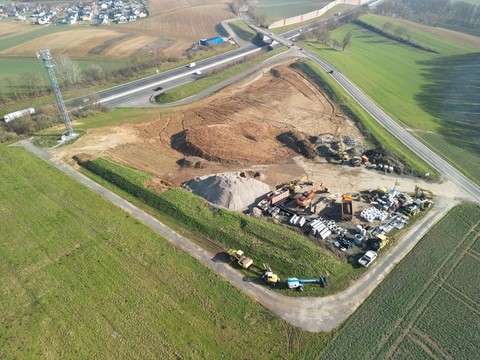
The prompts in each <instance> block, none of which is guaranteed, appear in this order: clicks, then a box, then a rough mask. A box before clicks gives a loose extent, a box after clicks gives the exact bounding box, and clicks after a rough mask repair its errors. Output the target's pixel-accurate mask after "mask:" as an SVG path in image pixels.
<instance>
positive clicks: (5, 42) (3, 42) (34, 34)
mask: <svg viewBox="0 0 480 360" xmlns="http://www.w3.org/2000/svg"><path fill="white" fill-rule="evenodd" d="M71 30H72V29H67V28H66V27H64V26H36V25H32V31H28V32H24V33H22V34H18V35H12V36H7V37H4V38H0V51H3V50H6V49H9V48H12V47H14V46H18V45H21V44H23V43H25V42H27V41H31V40H34V39H36V38H39V37H42V36H45V35H49V34H53V33H56V32H60V31H71ZM32 56H35V50H32Z"/></svg>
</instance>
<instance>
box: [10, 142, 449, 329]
mask: <svg viewBox="0 0 480 360" xmlns="http://www.w3.org/2000/svg"><path fill="white" fill-rule="evenodd" d="M17 145H18V146H22V147H24V148H25V149H27V150H28V151H30V152H31V153H33V154H34V155H36V156H38V157H39V158H41V159H42V160H44V161H46V162H48V163H50V164H51V165H53V166H54V167H56V168H57V169H59V170H60V171H62V172H64V173H65V174H67V175H68V176H70V177H72V178H74V179H75V180H77V181H78V182H80V183H82V184H83V185H85V186H86V187H88V188H89V189H91V190H93V191H94V192H96V193H97V194H99V195H101V196H103V197H104V198H105V199H107V200H109V201H111V202H112V203H113V204H115V205H117V206H118V207H120V208H121V209H123V210H125V211H126V212H128V213H129V214H130V215H131V216H133V217H135V218H137V219H138V220H140V221H142V222H143V223H144V224H146V225H147V226H149V227H151V228H152V229H153V230H155V231H156V232H157V233H159V234H160V235H161V236H163V237H165V238H166V239H167V240H168V241H170V242H172V243H173V244H175V245H176V246H177V247H178V248H180V249H181V250H183V251H184V252H186V253H187V254H189V255H190V256H192V257H194V258H195V259H197V260H198V261H200V262H202V263H203V264H205V265H206V266H208V267H209V268H210V269H212V270H213V271H215V272H216V273H218V274H220V275H221V276H222V277H223V278H225V279H226V280H227V281H228V282H230V283H231V284H232V285H234V286H235V287H237V288H238V289H240V290H241V291H243V292H245V293H246V294H248V295H249V296H250V297H251V298H253V299H255V300H256V301H258V302H259V303H261V304H262V305H263V306H264V307H265V308H267V309H269V310H270V311H272V312H273V313H275V314H276V315H277V316H279V317H280V318H282V319H284V320H285V321H287V322H289V323H290V324H292V325H294V326H297V327H299V328H302V329H304V330H307V331H312V332H319V331H325V332H327V331H331V330H333V329H335V328H337V327H339V326H340V325H341V324H342V323H343V322H344V321H345V320H347V319H348V317H350V315H352V314H353V313H354V312H355V310H356V309H357V308H358V307H359V306H360V304H362V303H363V301H365V299H366V298H367V297H368V295H369V294H370V293H371V292H372V291H373V290H374V289H375V288H376V287H377V285H378V284H380V282H381V281H382V280H383V279H384V278H385V277H386V276H387V275H388V274H389V273H390V271H391V270H392V269H393V268H394V267H395V265H396V264H398V263H399V262H400V261H401V260H402V259H403V257H404V256H405V255H406V254H408V252H409V251H410V250H412V249H413V247H414V246H415V244H416V243H417V242H418V241H419V240H420V239H421V238H422V237H423V236H424V235H425V234H426V233H427V232H428V230H429V229H430V228H431V227H432V226H433V225H435V224H436V223H437V222H438V221H439V220H440V219H441V218H443V217H444V216H445V215H446V214H447V212H448V211H449V210H450V209H451V208H452V207H453V206H454V205H456V202H455V201H453V200H450V199H444V198H440V199H439V201H438V202H437V203H436V205H435V207H434V208H433V209H432V210H431V211H430V212H429V213H428V214H427V215H426V216H425V217H424V218H423V219H422V220H421V221H420V222H418V223H417V224H415V225H414V226H413V227H412V229H411V231H410V232H409V233H408V234H407V235H406V236H404V237H403V238H402V239H401V240H400V242H399V243H398V244H397V246H396V247H395V248H394V249H391V250H390V251H389V252H387V253H386V254H384V255H383V256H382V257H381V258H380V259H379V260H378V261H377V262H376V263H374V264H373V265H372V267H371V268H370V269H369V270H368V271H367V272H366V273H365V274H364V276H362V277H361V278H360V279H359V280H357V281H356V282H355V283H354V284H353V285H352V286H350V287H349V288H348V289H346V290H344V291H341V292H339V293H337V294H334V295H330V296H326V297H318V298H306V297H304V298H292V297H287V296H284V295H281V294H278V293H276V292H273V291H271V290H269V289H268V288H266V287H264V286H261V285H257V284H254V283H252V282H250V281H249V280H248V279H244V278H242V275H241V274H240V273H239V272H238V271H237V270H235V269H234V268H232V267H231V266H228V265H227V264H226V263H225V262H223V261H218V260H215V255H214V254H211V253H208V252H207V251H205V250H204V249H202V248H201V247H199V246H198V245H196V244H194V243H192V242H191V241H189V240H188V239H186V238H185V237H183V236H181V235H179V234H177V233H176V232H175V231H173V230H171V229H170V228H168V227H167V226H165V225H164V224H162V223H161V222H160V221H158V220H157V219H155V218H154V217H153V216H151V215H149V214H147V213H146V212H144V211H143V210H141V209H139V208H137V207H136V206H134V205H132V204H131V203H129V202H128V201H126V200H125V199H123V198H121V197H119V196H118V195H116V194H114V193H113V192H111V191H110V190H108V189H106V188H104V187H103V186H101V185H99V184H97V183H95V182H94V181H92V180H90V179H89V178H87V177H86V176H84V175H83V174H81V173H79V172H77V171H76V170H74V169H73V168H71V167H69V166H67V165H65V164H64V163H62V162H60V161H57V160H54V159H52V158H50V156H49V154H48V153H47V152H45V151H43V150H40V149H38V148H36V147H35V146H34V145H32V144H31V143H30V142H29V141H21V142H19V143H17Z"/></svg>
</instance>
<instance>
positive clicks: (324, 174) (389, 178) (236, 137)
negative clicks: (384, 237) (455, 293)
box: [53, 65, 456, 195]
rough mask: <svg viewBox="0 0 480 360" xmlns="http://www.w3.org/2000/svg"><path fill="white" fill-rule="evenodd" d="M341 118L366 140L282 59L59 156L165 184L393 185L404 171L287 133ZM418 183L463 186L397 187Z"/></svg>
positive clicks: (99, 132) (332, 124)
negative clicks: (316, 151)
mask: <svg viewBox="0 0 480 360" xmlns="http://www.w3.org/2000/svg"><path fill="white" fill-rule="evenodd" d="M150 116H151V115H150ZM338 125H340V126H341V129H342V134H344V135H351V136H353V137H355V138H356V139H357V140H359V141H362V135H361V134H360V132H359V130H358V129H357V128H356V126H355V124H354V123H353V122H352V121H351V120H349V119H347V118H346V117H344V116H343V115H342V114H341V112H340V111H339V109H338V107H337V106H336V105H335V104H334V103H333V102H332V101H331V100H330V99H329V98H328V97H327V96H326V95H325V94H324V93H322V91H320V90H319V89H318V88H317V87H316V86H315V85H313V84H311V83H310V82H309V81H308V80H307V79H306V78H304V77H303V76H302V75H301V74H299V73H297V72H296V71H295V70H293V69H292V68H290V67H288V66H287V65H279V66H275V67H273V68H272V69H270V70H265V71H264V72H262V73H259V74H256V75H253V76H252V77H251V78H248V79H245V80H244V81H243V82H241V83H237V84H236V85H234V86H232V87H230V88H228V89H225V90H224V91H222V92H220V93H218V94H216V95H214V96H212V97H210V98H208V99H205V100H204V101H202V102H199V103H195V104H192V105H188V106H183V107H179V108H176V109H175V112H174V113H172V114H171V115H168V116H162V115H160V114H158V115H154V116H153V117H152V116H151V117H150V118H146V119H145V120H144V121H143V122H142V121H140V122H138V121H137V120H136V122H135V123H131V124H128V123H127V124H122V125H119V126H112V127H106V128H101V129H96V130H90V131H89V132H88V134H87V135H85V136H83V137H82V138H81V139H79V140H77V141H76V142H75V143H74V144H72V145H69V146H66V147H62V148H58V149H56V150H55V151H54V153H53V155H54V156H55V157H57V158H62V159H63V160H65V161H67V162H69V163H70V164H74V161H73V160H72V157H73V156H74V155H79V154H85V155H88V156H92V157H96V156H104V157H107V158H110V159H112V160H114V161H117V162H120V163H122V164H124V165H127V166H130V167H134V168H137V169H139V170H142V171H145V172H147V173H150V174H153V175H155V176H157V177H158V180H157V182H158V183H159V184H161V187H162V188H164V187H165V186H166V184H168V185H173V186H179V185H180V184H181V183H182V182H184V181H187V180H190V179H192V178H195V177H197V176H203V175H208V174H213V173H222V172H230V171H253V172H261V174H263V175H264V179H263V181H264V182H266V183H267V184H268V185H270V186H274V185H276V184H278V183H282V182H287V181H291V180H292V179H295V178H299V177H301V176H302V175H303V174H308V175H310V177H311V179H312V181H314V182H320V181H322V182H324V183H325V185H326V186H327V187H328V188H330V190H331V192H333V193H339V194H341V193H343V192H347V191H360V190H365V189H370V188H376V187H378V186H380V185H387V186H390V187H393V186H394V185H395V180H396V179H397V178H398V177H399V176H398V175H394V174H382V173H379V172H377V171H373V170H367V169H365V168H364V167H359V168H353V167H350V166H340V165H333V164H328V163H327V162H326V161H325V159H324V158H321V157H318V158H316V159H312V160H309V159H306V158H305V157H303V156H302V155H300V154H299V152H298V149H297V148H295V147H293V146H292V144H290V143H287V142H285V141H284V140H283V137H282V136H279V135H281V134H285V133H287V132H291V131H296V132H297V133H300V134H303V135H304V136H305V137H306V138H308V137H309V136H315V135H318V134H324V133H330V134H333V133H334V132H335V130H336V128H337V126H338ZM415 184H419V185H421V186H424V187H427V188H431V189H432V191H434V192H436V191H438V192H441V193H442V194H445V195H446V192H449V193H451V194H454V193H455V191H456V189H455V188H454V187H453V186H451V185H446V184H443V185H442V184H435V185H432V184H425V183H424V182H422V181H419V179H415V178H408V177H403V178H401V179H400V180H399V181H398V182H397V187H398V188H399V189H402V190H405V191H413V188H414V186H415ZM437 188H438V190H437ZM445 189H447V190H445ZM438 192H436V193H438Z"/></svg>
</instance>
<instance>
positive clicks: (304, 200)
mask: <svg viewBox="0 0 480 360" xmlns="http://www.w3.org/2000/svg"><path fill="white" fill-rule="evenodd" d="M319 190H322V191H323V192H328V189H327V188H326V187H325V185H324V184H323V183H318V184H317V185H315V186H314V187H313V188H312V189H311V190H310V191H308V192H305V193H303V194H302V196H300V197H299V198H296V199H295V202H296V203H297V205H298V206H300V207H307V206H308V205H310V202H311V201H312V198H313V195H315V193H316V192H317V191H319Z"/></svg>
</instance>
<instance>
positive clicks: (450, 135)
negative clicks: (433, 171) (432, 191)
mask: <svg viewBox="0 0 480 360" xmlns="http://www.w3.org/2000/svg"><path fill="white" fill-rule="evenodd" d="M361 19H362V20H363V21H365V22H369V23H372V24H373V25H375V26H378V27H381V26H382V24H383V23H385V22H391V23H392V24H393V25H394V27H395V26H406V28H407V32H408V33H409V34H410V35H411V40H412V41H414V42H417V43H421V44H422V45H425V46H428V47H429V48H433V49H435V50H436V51H437V52H438V54H435V53H429V52H426V51H423V50H420V49H415V48H412V47H410V46H408V45H405V44H401V43H399V42H396V41H393V40H391V39H388V38H385V37H382V36H380V35H379V34H376V33H374V32H372V31H368V30H366V29H364V28H361V27H358V26H355V25H345V26H342V27H341V28H339V29H336V30H335V31H333V32H332V37H333V38H334V39H336V40H337V41H339V42H340V43H341V41H342V39H343V37H344V36H345V34H346V33H347V32H348V31H351V32H352V34H353V37H352V43H351V46H349V47H347V49H346V51H345V52H340V51H334V50H332V49H330V48H327V47H325V46H323V45H320V44H319V43H318V42H317V41H316V40H309V41H305V42H303V46H305V47H307V48H308V49H310V50H311V51H313V52H315V53H316V54H318V55H319V56H320V57H322V58H324V59H325V60H327V61H329V62H331V63H332V64H334V65H335V67H337V68H338V69H339V70H340V71H342V72H343V73H345V75H346V76H348V77H349V78H350V79H352V81H353V82H354V83H355V84H357V86H358V87H359V88H361V89H362V90H363V91H364V92H365V93H366V94H367V95H368V96H369V97H370V98H372V99H373V100H374V101H375V102H376V103H377V104H380V105H381V106H382V107H383V109H385V111H386V112H388V113H389V114H391V115H392V116H393V117H394V118H396V119H397V120H398V121H399V122H400V123H402V124H403V125H404V126H405V127H407V128H409V129H411V131H412V132H413V133H414V135H415V136H417V137H418V138H419V139H421V140H423V141H424V142H425V143H427V144H428V145H429V146H430V147H432V148H433V149H434V150H436V151H437V152H438V153H440V154H441V155H442V156H443V157H445V158H446V159H447V160H449V161H450V162H451V163H452V164H453V165H454V166H456V167H457V168H458V169H459V170H461V171H462V172H464V173H465V174H466V175H467V176H469V177H470V178H471V179H472V180H474V181H476V182H477V183H480V156H479V155H480V147H479V145H478V136H479V135H480V133H479V132H480V130H479V129H480V128H479V127H478V124H477V122H476V120H477V118H478V115H479V114H480V109H479V105H478V104H480V92H479V91H476V90H475V89H476V83H475V81H476V79H478V76H480V61H479V48H478V47H472V46H473V45H469V46H466V45H460V44H459V43H455V42H453V41H449V40H447V39H444V38H439V37H436V36H434V35H431V34H427V33H422V32H421V31H419V30H417V29H415V28H413V27H410V26H408V25H406V24H405V23H404V22H396V20H394V19H392V18H386V17H378V16H375V15H368V16H362V17H361ZM458 36H461V35H458ZM467 36H469V35H467ZM469 37H470V36H469ZM469 43H471V42H469Z"/></svg>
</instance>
